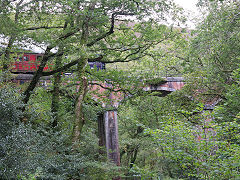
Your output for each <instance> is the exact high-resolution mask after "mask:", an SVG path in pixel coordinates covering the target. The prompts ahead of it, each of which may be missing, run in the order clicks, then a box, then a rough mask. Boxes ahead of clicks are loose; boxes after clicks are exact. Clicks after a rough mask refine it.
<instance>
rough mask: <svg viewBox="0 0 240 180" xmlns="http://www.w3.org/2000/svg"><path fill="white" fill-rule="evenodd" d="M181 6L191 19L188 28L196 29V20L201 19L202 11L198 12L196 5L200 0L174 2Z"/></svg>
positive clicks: (177, 0)
mask: <svg viewBox="0 0 240 180" xmlns="http://www.w3.org/2000/svg"><path fill="white" fill-rule="evenodd" d="M174 1H175V2H176V3H177V4H178V5H179V6H181V7H182V8H184V10H186V11H188V12H189V14H190V15H189V18H190V20H189V21H188V23H187V24H188V26H190V27H191V28H194V27H195V24H194V20H193V19H194V18H199V17H200V11H199V10H198V8H197V6H196V4H197V2H198V0H174Z"/></svg>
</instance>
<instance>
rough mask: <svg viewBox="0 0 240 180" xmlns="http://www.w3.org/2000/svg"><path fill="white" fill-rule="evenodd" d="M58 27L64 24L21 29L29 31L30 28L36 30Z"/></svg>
mask: <svg viewBox="0 0 240 180" xmlns="http://www.w3.org/2000/svg"><path fill="white" fill-rule="evenodd" d="M55 28H56V29H58V28H64V26H52V27H49V26H39V27H29V28H26V29H23V31H31V30H38V29H55Z"/></svg>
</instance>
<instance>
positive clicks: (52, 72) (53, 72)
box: [42, 55, 103, 76]
mask: <svg viewBox="0 0 240 180" xmlns="http://www.w3.org/2000/svg"><path fill="white" fill-rule="evenodd" d="M102 58H103V56H102V55H100V56H99V57H97V58H93V59H88V61H89V62H95V61H99V60H101V59H102ZM80 60H81V59H77V60H74V61H72V62H70V63H68V64H66V65H64V66H62V67H60V68H58V69H55V70H53V71H49V72H42V76H50V75H53V74H55V73H58V72H62V71H65V70H67V69H68V68H70V67H72V66H74V65H76V64H77V63H78V62H79V61H80Z"/></svg>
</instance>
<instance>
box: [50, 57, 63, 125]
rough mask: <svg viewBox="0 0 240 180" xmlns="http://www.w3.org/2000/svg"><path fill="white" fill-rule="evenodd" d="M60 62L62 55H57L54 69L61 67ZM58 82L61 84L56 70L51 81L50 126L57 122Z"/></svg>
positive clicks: (59, 74) (59, 73) (59, 75)
mask: <svg viewBox="0 0 240 180" xmlns="http://www.w3.org/2000/svg"><path fill="white" fill-rule="evenodd" d="M61 64H62V57H57V59H56V63H55V69H58V68H60V67H61ZM60 84H61V72H58V73H56V74H55V75H54V81H53V92H52V113H53V117H54V120H53V122H52V127H56V126H57V125H58V122H59V113H58V110H59V96H60V91H59V88H60Z"/></svg>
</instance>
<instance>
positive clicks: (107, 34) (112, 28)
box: [87, 12, 134, 47]
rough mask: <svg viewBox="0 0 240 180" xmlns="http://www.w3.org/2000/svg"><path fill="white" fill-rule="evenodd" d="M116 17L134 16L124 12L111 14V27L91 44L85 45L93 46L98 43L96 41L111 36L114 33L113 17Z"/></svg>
mask: <svg viewBox="0 0 240 180" xmlns="http://www.w3.org/2000/svg"><path fill="white" fill-rule="evenodd" d="M117 15H128V16H132V15H134V14H132V13H125V12H115V13H113V14H112V17H111V27H110V29H109V31H108V32H106V33H105V34H103V35H101V36H99V37H98V38H97V39H95V40H93V41H92V42H90V43H88V44H87V46H88V47H90V46H92V45H94V44H95V43H96V42H98V41H100V40H102V39H104V38H105V37H107V36H109V35H111V34H113V33H114V25H115V16H117Z"/></svg>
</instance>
